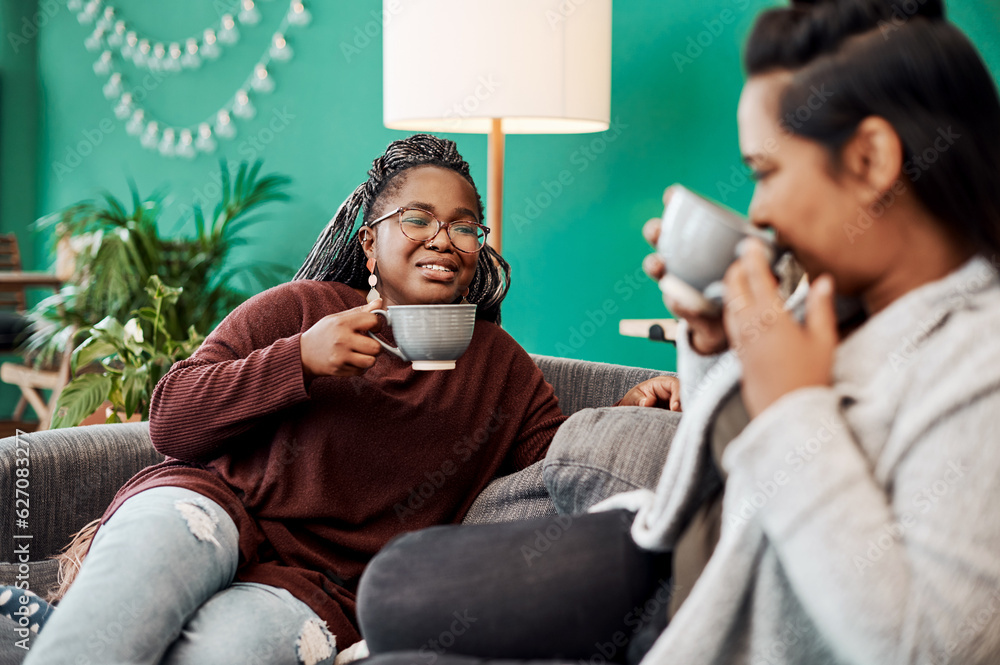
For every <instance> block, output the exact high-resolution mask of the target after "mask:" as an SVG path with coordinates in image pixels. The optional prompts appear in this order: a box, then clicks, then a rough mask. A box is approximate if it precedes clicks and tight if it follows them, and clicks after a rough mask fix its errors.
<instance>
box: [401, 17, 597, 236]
mask: <svg viewBox="0 0 1000 665" xmlns="http://www.w3.org/2000/svg"><path fill="white" fill-rule="evenodd" d="M383 19H384V25H385V28H384V31H383V46H382V49H383V61H382V75H383V76H382V84H383V120H384V122H385V126H386V127H388V128H389V129H402V130H407V131H429V132H445V133H447V132H460V133H478V134H488V135H489V143H488V146H489V148H488V159H489V163H488V171H487V189H486V223H487V224H488V225H489V227H490V229H491V232H490V235H489V242H490V245H491V246H492V247H493V248H494V249H496V250H497V251H500V247H501V242H502V230H501V216H502V205H503V165H504V136H505V135H506V134H572V133H583V132H600V131H604V130H606V129H607V128H608V126H609V121H610V115H611V0H586V2H582V1H579V0H577V1H576V2H574V1H573V0H403V1H400V0H383Z"/></svg>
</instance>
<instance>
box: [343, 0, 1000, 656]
mask: <svg viewBox="0 0 1000 665" xmlns="http://www.w3.org/2000/svg"><path fill="white" fill-rule="evenodd" d="M746 66H747V70H748V74H749V76H748V80H747V83H746V85H745V87H744V89H743V93H742V96H741V99H740V104H739V109H738V112H737V120H738V124H739V135H740V148H741V151H742V153H743V154H744V157H745V159H746V161H747V163H748V165H749V166H750V167H751V168H752V169H753V171H754V176H755V179H756V182H757V184H756V188H755V191H754V196H753V200H752V202H751V204H750V211H749V217H750V220H751V221H752V222H753V223H754V224H755V225H757V226H758V227H760V228H762V229H771V230H772V231H773V232H774V234H775V237H776V241H777V243H778V244H779V245H780V246H781V247H782V248H784V249H787V250H789V251H791V252H792V253H793V255H794V257H795V258H796V259H797V260H798V262H799V264H801V266H802V267H803V268H804V270H805V272H806V274H807V276H808V281H809V285H808V288H806V289H802V290H800V291H799V292H798V293H796V294H794V295H793V296H792V298H790V299H789V301H788V302H787V303H785V304H784V306H781V305H780V303H781V300H780V299H779V297H778V290H777V284H776V282H775V278H774V277H773V276H772V274H771V271H770V269H769V266H768V263H767V261H766V259H765V252H764V251H763V248H762V247H761V246H760V245H753V246H751V247H750V249H749V250H748V251H747V252H746V254H745V255H744V256H743V257H742V258H741V259H740V260H738V261H737V262H736V263H735V264H734V265H733V266H732V267H731V268H730V270H729V272H728V273H727V275H726V280H725V281H726V287H727V289H726V291H727V293H726V298H725V303H724V308H723V314H722V316H721V318H719V319H710V318H706V317H699V316H698V315H696V314H694V313H692V312H688V311H684V310H683V309H681V308H680V307H677V306H676V303H672V302H668V303H667V305H668V307H670V308H671V309H673V310H674V312H675V314H677V315H678V316H679V317H681V318H683V319H684V322H683V324H682V326H681V329H680V335H679V338H680V339H679V344H678V347H679V349H678V365H679V370H680V372H679V373H680V376H681V380H682V385H683V386H684V388H683V391H684V394H683V398H684V405H685V416H684V418H683V419H682V420H681V424H680V427H679V428H678V430H677V433H676V436H675V437H674V439H673V441H672V442H671V443H670V451H669V454H668V455H667V461H666V465H665V468H664V470H663V474H662V476H661V478H660V483H659V486H658V488H657V490H656V492H655V493H653V492H649V491H644V490H640V491H637V492H632V493H627V494H619V495H616V496H613V497H611V498H609V499H607V500H606V501H604V502H602V503H601V505H599V506H597V509H598V510H599V511H600V512H597V513H596V514H587V515H583V516H577V517H574V518H573V519H572V520H571V521H572V526H570V527H569V528H567V529H566V530H565V533H564V534H563V535H561V536H560V538H559V539H558V540H557V541H554V542H552V543H551V544H550V547H549V548H548V549H547V551H546V552H545V553H544V554H543V557H542V558H541V559H539V560H538V561H532V562H531V563H532V565H530V566H529V565H527V564H526V562H525V561H524V560H523V558H522V560H521V562H520V566H518V565H517V564H516V559H517V553H518V552H519V551H520V548H521V547H524V546H530V545H531V544H532V543H534V542H535V538H537V536H536V534H539V533H540V534H543V535H546V536H547V535H548V534H549V533H550V530H549V529H548V527H547V526H546V525H544V524H542V525H539V524H537V523H532V524H530V525H528V526H519V525H500V526H482V527H479V526H472V527H458V528H452V527H448V528H438V529H434V530H431V531H429V532H427V533H423V534H413V535H409V536H406V537H404V538H402V539H400V540H397V541H396V542H395V543H393V544H392V545H390V546H389V547H388V548H386V549H385V550H384V551H383V552H382V553H381V554H380V555H379V556H377V557H376V558H375V559H374V561H373V562H372V564H371V565H370V567H369V569H368V571H367V572H366V574H365V576H364V577H363V578H362V582H361V588H360V593H359V615H360V620H361V625H362V633H363V635H364V636H365V637H366V639H367V641H368V645H369V648H370V650H371V652H372V653H373V654H377V655H376V656H375V658H374V663H373V665H388V664H395V663H400V664H401V663H404V662H411V661H412V660H413V658H415V657H416V656H417V655H418V654H419V653H421V649H422V648H423V649H426V644H427V642H426V640H427V639H428V636H429V635H431V634H434V631H435V629H438V627H439V626H442V625H443V620H444V617H445V616H446V615H447V612H446V608H454V607H462V608H465V609H466V610H467V611H468V612H469V613H470V614H471V615H473V616H476V617H478V620H479V623H478V624H477V627H476V628H475V629H471V628H470V629H469V632H468V634H467V635H462V636H461V637H460V638H455V639H454V640H453V642H454V644H453V646H452V645H446V646H447V648H444V647H440V648H439V653H440V652H446V655H444V656H441V657H440V660H439V661H438V662H439V663H443V664H447V663H456V664H457V663H467V662H471V659H470V658H465V657H464V656H471V657H477V658H484V657H492V658H501V659H502V658H517V659H558V660H573V661H579V662H589V663H595V664H596V663H604V662H609V661H611V662H628V663H634V662H639V661H640V660H641V661H642V662H643V663H644V664H650V665H651V664H654V663H655V664H657V665H659V664H664V665H666V664H671V663H684V664H692V663H699V664H703V663H717V664H719V665H722V664H724V663H725V664H732V663H747V664H756V663H808V664H814V663H856V664H873V663H879V664H882V663H921V664H922V663H934V664H938V663H961V664H962V665H969V664H972V663H984V664H985V663H996V662H1000V556H998V552H1000V512H998V511H997V510H996V506H997V505H998V503H1000V489H998V488H1000V485H998V483H997V482H996V480H997V478H998V477H1000V446H998V445H997V441H996V437H997V432H1000V344H998V343H997V341H996V334H997V330H1000V278H998V271H997V266H996V260H997V255H998V253H1000V186H998V184H1000V183H998V174H1000V133H998V129H1000V100H998V96H997V90H996V86H995V84H994V82H993V80H992V79H991V77H990V75H989V73H988V71H987V69H986V67H985V65H984V64H983V62H982V59H981V58H980V57H979V55H978V54H977V52H976V50H975V49H974V47H973V46H972V45H971V44H970V42H969V41H968V39H967V38H966V37H965V36H964V35H963V34H962V33H961V32H960V31H959V30H958V29H957V28H956V27H955V26H954V25H952V24H951V23H949V22H948V21H947V20H945V18H944V8H943V6H942V4H941V3H940V2H937V1H935V0H921V1H916V0H915V1H914V2H890V1H888V0H885V1H879V0H820V1H815V2H795V3H793V4H792V5H791V6H790V7H787V8H779V9H772V10H769V11H766V12H764V13H763V14H762V15H761V16H760V17H758V19H757V21H756V24H755V26H754V28H753V31H752V34H751V36H750V39H749V43H748V44H747V48H746ZM645 233H646V236H647V239H648V240H649V241H650V242H652V243H653V244H654V245H655V243H656V240H657V237H658V235H659V221H658V220H651V221H650V223H649V224H647V226H646V229H645ZM645 265H646V268H647V271H648V272H649V273H650V275H651V276H652V277H654V278H656V279H659V278H661V277H662V276H663V275H664V274H665V272H666V271H669V270H670V266H669V265H667V266H664V265H663V263H662V262H661V261H660V260H659V259H658V258H657V257H656V256H655V255H653V256H651V257H648V258H647V261H646V264H645ZM776 303H779V304H778V305H776ZM659 445H666V442H660V444H659ZM596 475H597V474H596V473H595V471H594V469H586V470H582V471H580V473H579V474H578V475H577V478H576V482H579V483H586V487H587V488H590V489H591V490H592V491H593V493H594V495H595V500H596V499H600V498H603V497H602V496H601V491H600V490H601V488H600V482H599V481H597V480H595V476H596ZM562 482H564V483H567V484H570V483H572V482H573V478H572V475H571V474H570V475H569V476H567V477H565V478H564V479H563V481H562ZM552 489H553V487H552V486H551V485H550V490H552ZM556 489H557V490H558V489H559V488H558V487H557V488H556ZM615 516H617V519H616V518H615ZM563 519H566V518H563ZM553 523H555V522H553ZM486 530H488V531H489V533H490V538H489V542H490V548H489V549H486V548H484V547H482V546H481V545H479V543H481V542H483V541H484V540H486V539H485V537H483V536H482V535H480V534H481V533H483V532H485V531H486ZM553 533H554V532H553ZM608 543H617V547H618V551H625V552H629V554H628V555H627V556H625V555H618V557H617V558H615V557H614V556H613V555H612V554H611V553H609V550H613V549H614V548H613V547H612V546H610V545H608ZM563 544H566V545H565V547H562V546H563ZM629 548H633V549H629ZM442 551H444V552H447V553H448V554H447V555H440V554H435V552H442ZM431 556H437V561H438V563H439V565H438V569H439V570H440V571H442V572H440V573H434V572H433V571H429V570H428V568H427V566H425V565H423V564H422V561H423V560H424V559H425V558H426V557H431ZM468 559H473V560H477V561H480V566H481V567H483V568H485V569H487V570H491V571H495V570H502V571H504V572H505V573H506V576H505V577H503V578H502V581H497V582H496V583H490V581H489V580H488V579H486V578H485V576H484V575H479V576H476V577H472V575H471V573H468V572H466V571H465V568H464V567H463V566H462V565H461V562H462V561H464V560H468ZM456 569H458V570H459V571H460V572H459V573H456ZM665 569H666V570H668V571H670V570H672V573H671V572H667V573H664V572H663V571H664V570H665ZM415 571H420V572H421V576H420V577H416V576H415V575H414V572H415ZM444 571H447V572H444ZM637 571H638V572H637ZM444 575H447V584H444V583H443V580H442V579H441V577H442V576H444ZM463 575H464V576H465V577H463ZM469 579H472V580H474V581H473V583H471V584H470V583H468V581H469ZM637 579H638V580H639V581H637ZM665 579H666V580H667V581H668V582H669V584H668V585H667V586H664V585H663V582H664V580H665ZM463 580H465V581H466V583H465V584H463ZM643 585H644V586H643ZM414 598H417V599H419V600H416V601H414V600H413V599H414ZM581 598H584V599H586V600H585V601H583V600H581ZM636 598H640V599H642V598H645V600H644V601H640V602H638V603H636V602H635V599H636ZM401 599H407V601H408V602H405V603H403V602H401ZM560 599H562V601H563V602H560ZM437 644H438V645H440V644H443V643H441V642H439V643H437ZM408 650H409V651H408ZM414 651H416V652H417V654H414V653H413V652H414ZM413 662H417V661H413Z"/></svg>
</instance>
